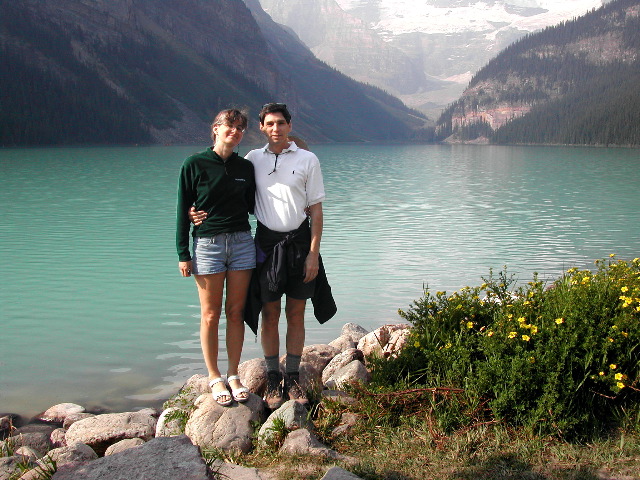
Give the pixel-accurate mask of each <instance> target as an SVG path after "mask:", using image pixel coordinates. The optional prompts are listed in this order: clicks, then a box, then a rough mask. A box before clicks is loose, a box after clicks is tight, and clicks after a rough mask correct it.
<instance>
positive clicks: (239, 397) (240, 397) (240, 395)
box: [227, 375, 249, 403]
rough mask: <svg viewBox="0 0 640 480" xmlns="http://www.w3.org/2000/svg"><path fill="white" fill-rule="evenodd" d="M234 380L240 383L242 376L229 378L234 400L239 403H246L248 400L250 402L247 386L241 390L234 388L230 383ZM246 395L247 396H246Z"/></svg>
mask: <svg viewBox="0 0 640 480" xmlns="http://www.w3.org/2000/svg"><path fill="white" fill-rule="evenodd" d="M233 380H238V381H239V382H240V376H239V375H231V376H230V377H228V378H227V385H229V388H230V389H231V395H232V396H233V399H234V400H235V401H236V402H239V403H242V402H246V401H247V400H249V389H248V388H247V387H245V386H242V387H240V388H233V387H232V386H231V384H230V383H229V382H231V381H233ZM245 393H246V394H247V395H246V396H245V395H244V394H245Z"/></svg>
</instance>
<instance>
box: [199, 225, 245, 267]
mask: <svg viewBox="0 0 640 480" xmlns="http://www.w3.org/2000/svg"><path fill="white" fill-rule="evenodd" d="M255 266H256V246H255V244H254V243H253V238H252V237H251V231H249V230H247V231H245V232H233V233H219V234H218V235H216V236H214V237H194V238H193V259H192V265H191V268H192V269H193V274H194V275H212V274H214V273H222V272H226V271H227V270H251V269H252V268H255Z"/></svg>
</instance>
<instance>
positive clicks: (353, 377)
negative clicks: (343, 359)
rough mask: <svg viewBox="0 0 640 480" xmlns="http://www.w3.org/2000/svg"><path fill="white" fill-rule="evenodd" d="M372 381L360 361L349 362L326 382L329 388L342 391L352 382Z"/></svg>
mask: <svg viewBox="0 0 640 480" xmlns="http://www.w3.org/2000/svg"><path fill="white" fill-rule="evenodd" d="M370 381H371V374H370V373H369V371H368V370H367V367H365V366H364V363H362V362H361V361H359V360H354V361H352V362H349V363H348V364H347V365H345V366H344V367H342V368H341V369H340V370H338V371H337V372H335V373H334V374H333V375H332V376H331V378H330V379H329V380H327V382H326V384H325V385H326V386H327V388H330V389H337V390H340V389H342V388H344V386H345V385H348V384H349V383H351V382H361V383H367V382H370Z"/></svg>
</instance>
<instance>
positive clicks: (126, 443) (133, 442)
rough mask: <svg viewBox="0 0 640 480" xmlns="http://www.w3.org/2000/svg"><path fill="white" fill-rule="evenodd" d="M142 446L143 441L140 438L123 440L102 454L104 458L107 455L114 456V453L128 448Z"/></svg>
mask: <svg viewBox="0 0 640 480" xmlns="http://www.w3.org/2000/svg"><path fill="white" fill-rule="evenodd" d="M144 444H145V441H144V440H142V439H141V438H127V439H125V440H120V441H119V442H116V443H114V444H113V445H111V446H110V447H109V448H107V449H106V450H105V452H104V456H105V457H107V456H109V455H115V454H116V453H120V452H124V451H125V450H129V449H130V448H135V447H139V446H140V445H144Z"/></svg>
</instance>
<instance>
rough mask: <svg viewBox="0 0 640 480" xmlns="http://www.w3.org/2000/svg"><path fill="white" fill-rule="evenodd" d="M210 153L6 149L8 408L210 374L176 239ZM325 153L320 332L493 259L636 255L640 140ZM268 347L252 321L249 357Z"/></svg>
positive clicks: (0, 298) (1, 237)
mask: <svg viewBox="0 0 640 480" xmlns="http://www.w3.org/2000/svg"><path fill="white" fill-rule="evenodd" d="M201 149H202V147H198V146H196V147H185V146H180V147H110V148H48V149H34V148H30V149H2V150H0V172H1V176H0V186H1V188H0V199H1V201H0V213H1V218H2V221H1V223H0V255H1V258H2V266H3V272H2V275H1V276H0V335H1V338H2V343H1V344H2V348H1V350H0V413H1V412H13V413H18V414H21V415H24V416H31V415H34V414H36V413H38V412H40V411H42V410H44V409H46V408H48V407H49V406H51V405H53V404H56V403H61V402H74V403H79V404H81V405H84V406H86V407H88V408H104V409H107V410H114V411H123V410H128V409H136V408H139V407H144V406H157V405H159V404H160V403H161V402H162V401H163V400H165V399H166V398H167V397H169V396H171V395H172V394H174V393H175V392H176V391H177V390H178V388H179V387H180V386H181V385H182V384H183V383H184V381H185V380H186V379H188V378H189V377H190V376H191V375H193V374H196V373H204V372H205V369H204V364H203V361H202V356H201V353H200V345H199V339H198V324H199V306H198V299H197V293H196V288H195V285H194V282H193V279H186V278H182V277H180V276H179V273H178V270H177V255H176V253H175V245H174V235H175V233H174V225H175V201H176V198H175V195H176V182H177V175H178V170H179V168H180V165H181V164H182V161H183V159H184V158H185V157H186V156H188V155H189V154H191V153H193V152H195V151H197V150H201ZM312 149H313V150H314V151H315V152H316V153H317V155H318V157H319V158H320V161H321V164H322V168H323V174H324V180H325V187H326V191H327V200H326V202H325V203H324V212H325V230H324V236H323V241H322V249H321V251H322V254H323V259H324V263H325V265H326V268H327V273H328V277H329V281H330V283H331V285H332V288H333V292H334V294H335V297H336V301H337V304H338V309H339V311H338V315H337V316H336V317H335V318H334V319H333V320H331V321H330V322H329V323H327V324H325V325H324V326H320V325H318V324H317V322H316V321H315V319H314V318H313V316H312V314H311V313H310V312H309V313H308V315H307V320H306V325H307V342H306V343H307V344H313V343H327V342H329V341H331V340H333V339H334V338H335V337H337V336H338V335H339V332H340V329H341V327H342V325H344V324H345V323H347V322H354V323H358V324H360V325H362V326H364V327H365V328H367V329H369V330H372V329H375V328H377V327H378V326H380V325H383V324H386V323H396V322H400V321H401V318H400V317H399V316H398V313H397V311H398V309H407V308H408V307H409V306H410V305H411V302H412V301H413V300H415V299H418V298H419V297H420V296H421V295H422V293H423V289H424V288H425V287H429V288H430V289H431V290H434V291H435V290H446V291H448V292H452V291H454V290H457V289H459V288H461V287H463V286H465V285H478V284H480V283H482V277H483V276H487V275H488V274H489V270H490V269H491V268H493V270H494V271H499V270H501V269H502V268H503V266H505V265H506V266H507V271H508V272H510V273H513V274H515V276H516V278H517V279H518V280H519V281H520V282H526V281H528V280H530V279H531V278H532V276H533V274H534V272H538V273H539V274H540V275H541V276H542V278H548V279H553V278H555V277H557V276H559V275H560V274H561V273H562V272H563V271H564V270H566V269H568V268H571V267H574V266H576V267H579V268H591V267H592V266H593V261H594V260H596V259H600V258H605V257H609V255H610V254H616V256H617V257H618V258H622V259H633V258H635V257H638V256H640V150H639V149H622V148H619V149H605V148H577V147H576V148H569V147H567V148H563V147H493V146H439V145H320V146H312ZM247 151H248V147H246V146H242V147H241V149H240V153H241V154H244V153H246V152H247ZM221 324H224V318H223V319H222V321H221ZM283 331H284V329H283ZM223 339H224V336H223V335H222V336H221V340H222V341H221V359H222V360H223V361H222V362H221V367H222V370H223V371H224V370H225V367H226V365H225V364H224V359H225V357H226V352H225V351H224V347H223ZM259 356H261V349H260V343H259V341H258V342H256V338H255V336H254V335H253V334H252V333H251V332H249V331H248V332H247V335H246V341H245V347H244V351H243V357H242V358H243V360H248V359H251V358H255V357H259Z"/></svg>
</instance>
